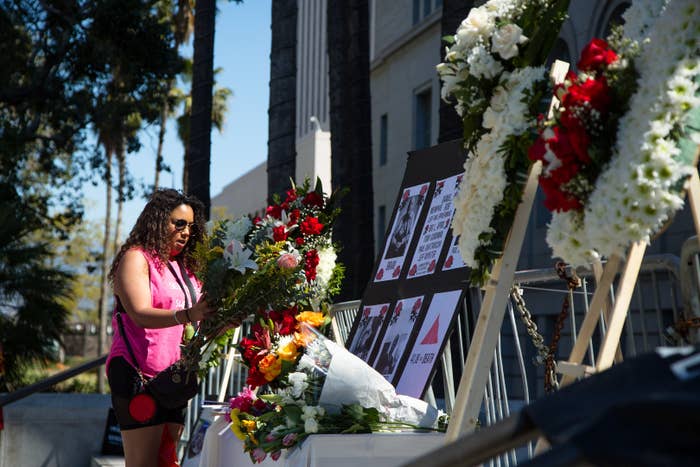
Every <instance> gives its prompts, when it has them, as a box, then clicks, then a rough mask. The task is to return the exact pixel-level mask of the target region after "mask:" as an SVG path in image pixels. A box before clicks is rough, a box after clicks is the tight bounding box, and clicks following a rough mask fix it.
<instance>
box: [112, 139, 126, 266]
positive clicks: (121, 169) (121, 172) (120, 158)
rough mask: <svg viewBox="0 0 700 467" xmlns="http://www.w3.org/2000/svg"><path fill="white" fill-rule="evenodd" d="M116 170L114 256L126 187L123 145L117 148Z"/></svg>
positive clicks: (116, 249)
mask: <svg viewBox="0 0 700 467" xmlns="http://www.w3.org/2000/svg"><path fill="white" fill-rule="evenodd" d="M116 156H117V169H118V174H117V175H118V177H119V180H118V182H117V219H116V221H115V222H114V243H113V248H112V255H116V254H117V251H118V249H119V236H120V235H121V229H122V211H123V209H124V186H125V185H126V151H125V150H124V145H123V144H120V145H119V146H117V153H116Z"/></svg>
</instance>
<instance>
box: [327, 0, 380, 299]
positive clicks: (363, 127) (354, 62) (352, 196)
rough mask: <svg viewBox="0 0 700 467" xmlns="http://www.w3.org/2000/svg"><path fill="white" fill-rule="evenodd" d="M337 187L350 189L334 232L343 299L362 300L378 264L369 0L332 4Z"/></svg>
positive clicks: (334, 176) (332, 118) (331, 72)
mask: <svg viewBox="0 0 700 467" xmlns="http://www.w3.org/2000/svg"><path fill="white" fill-rule="evenodd" d="M327 28H328V44H329V47H328V63H329V89H330V91H329V98H330V123H331V154H332V155H331V180H332V184H333V189H334V190H335V189H339V188H343V187H347V188H350V192H349V193H348V195H347V196H346V197H345V198H344V199H343V203H342V212H341V214H340V216H339V217H338V220H337V222H336V226H335V228H334V229H333V237H334V240H335V241H337V242H339V243H340V245H341V247H342V251H341V252H340V254H339V261H341V262H342V263H343V264H345V266H346V278H345V282H344V284H343V290H342V291H341V294H340V296H339V297H338V299H339V300H352V299H358V298H360V297H361V296H362V294H363V292H364V289H365V286H366V285H367V281H368V280H369V278H370V275H371V273H372V267H373V265H374V234H373V232H374V228H373V206H374V202H373V192H372V136H371V112H370V88H369V6H368V1H367V0H349V1H346V2H336V1H329V2H328V17H327Z"/></svg>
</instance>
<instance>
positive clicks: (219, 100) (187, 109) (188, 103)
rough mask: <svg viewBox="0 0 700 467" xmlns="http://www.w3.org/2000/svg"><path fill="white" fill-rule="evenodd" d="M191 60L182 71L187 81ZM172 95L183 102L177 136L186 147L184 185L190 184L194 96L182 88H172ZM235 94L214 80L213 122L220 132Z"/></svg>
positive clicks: (219, 69) (175, 99) (178, 119)
mask: <svg viewBox="0 0 700 467" xmlns="http://www.w3.org/2000/svg"><path fill="white" fill-rule="evenodd" d="M191 63H192V62H191V61H189V60H188V61H186V64H185V71H184V72H183V73H182V79H183V81H184V82H185V83H189V82H191V81H192V66H191ZM221 70H222V68H217V69H216V70H214V76H216V75H218V74H219V73H220V72H221ZM171 92H172V96H173V98H174V101H175V102H176V103H177V104H182V113H181V114H180V116H179V117H177V119H176V123H177V136H178V138H180V141H181V142H182V145H183V147H184V148H185V159H184V160H185V164H184V167H183V170H182V186H183V187H186V186H189V171H188V164H187V161H189V158H190V155H189V148H190V145H189V141H190V123H191V121H192V96H191V95H190V94H186V93H185V92H184V91H182V89H179V88H174V89H172V91H171ZM232 95H233V91H232V90H231V89H229V88H225V87H219V86H216V81H214V96H213V98H212V107H211V124H212V125H213V126H214V128H216V129H217V130H218V131H219V133H221V132H222V131H223V130H224V123H225V121H226V113H227V112H228V98H229V97H231V96H232Z"/></svg>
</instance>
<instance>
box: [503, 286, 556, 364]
mask: <svg viewBox="0 0 700 467" xmlns="http://www.w3.org/2000/svg"><path fill="white" fill-rule="evenodd" d="M510 296H511V298H512V299H513V301H514V302H515V308H516V309H517V310H518V313H520V318H521V319H522V321H523V323H524V324H525V329H526V330H527V333H528V335H529V336H530V338H531V339H532V343H533V345H534V346H535V348H536V349H537V357H536V358H535V364H537V365H543V364H544V362H545V360H546V359H547V355H549V348H548V347H547V346H546V345H545V343H544V337H542V334H540V332H539V330H538V329H537V323H535V320H534V319H533V318H532V314H531V313H530V310H528V309H527V307H526V306H525V300H524V299H523V291H522V289H521V288H520V287H518V286H517V285H515V284H514V285H513V288H512V289H510Z"/></svg>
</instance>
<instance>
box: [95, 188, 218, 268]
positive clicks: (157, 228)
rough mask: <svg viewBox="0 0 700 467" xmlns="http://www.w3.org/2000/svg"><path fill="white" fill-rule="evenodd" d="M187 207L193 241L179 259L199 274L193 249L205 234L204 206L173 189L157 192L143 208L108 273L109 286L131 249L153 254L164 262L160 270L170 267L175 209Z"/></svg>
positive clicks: (188, 243)
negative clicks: (138, 248)
mask: <svg viewBox="0 0 700 467" xmlns="http://www.w3.org/2000/svg"><path fill="white" fill-rule="evenodd" d="M181 204H185V205H187V206H189V207H191V208H192V211H193V212H194V225H193V226H192V227H191V228H190V237H189V240H188V242H187V245H185V248H184V249H183V250H182V252H181V253H180V254H179V255H178V256H179V257H180V258H182V261H183V263H184V265H185V267H186V268H187V269H188V270H190V271H196V270H197V269H198V267H199V264H198V263H197V260H196V258H195V257H194V254H193V253H194V246H195V245H196V244H197V242H199V241H200V240H201V239H202V235H203V232H204V230H203V229H204V223H205V222H206V219H205V218H204V204H202V202H201V201H199V200H198V199H197V198H195V197H194V196H188V195H185V194H183V193H182V192H180V191H178V190H173V189H171V188H166V189H161V190H157V191H156V192H154V193H153V195H151V199H150V200H149V201H148V203H146V206H144V208H143V211H141V214H139V217H138V219H136V224H135V225H134V228H133V229H131V232H130V233H129V238H127V239H126V241H125V242H124V244H123V245H122V247H121V248H120V249H119V252H118V253H117V255H116V256H115V257H114V260H113V261H112V267H111V268H110V270H109V280H110V282H111V281H113V280H114V274H115V273H116V271H117V267H118V266H119V262H120V261H121V259H122V257H123V256H124V253H126V252H127V251H128V250H129V249H130V248H133V247H140V248H142V249H144V250H145V251H150V252H154V253H155V254H156V255H157V256H158V257H159V258H160V261H161V266H163V265H165V264H167V262H168V258H169V256H170V244H169V242H168V238H169V232H170V231H169V229H168V226H169V224H170V213H171V212H172V211H173V209H175V208H176V207H178V206H180V205H181Z"/></svg>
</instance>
